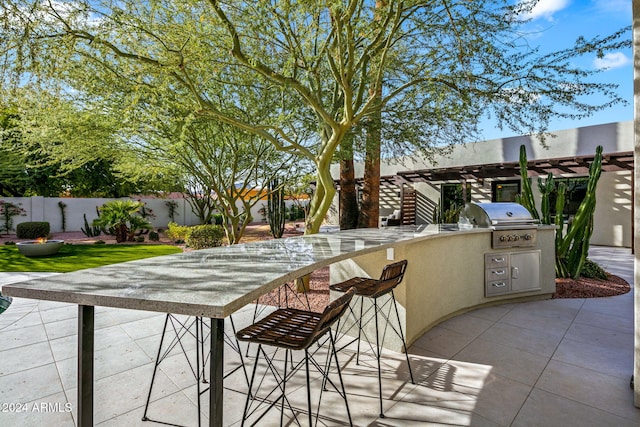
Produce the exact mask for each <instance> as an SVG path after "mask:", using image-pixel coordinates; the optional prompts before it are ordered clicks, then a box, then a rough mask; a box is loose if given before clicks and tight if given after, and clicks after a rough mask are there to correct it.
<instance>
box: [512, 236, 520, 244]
mask: <svg viewBox="0 0 640 427" xmlns="http://www.w3.org/2000/svg"><path fill="white" fill-rule="evenodd" d="M513 240H514V241H515V242H517V241H518V240H520V236H518V235H517V234H516V235H514V236H513Z"/></svg>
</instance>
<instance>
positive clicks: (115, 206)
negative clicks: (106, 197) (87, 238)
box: [93, 200, 153, 243]
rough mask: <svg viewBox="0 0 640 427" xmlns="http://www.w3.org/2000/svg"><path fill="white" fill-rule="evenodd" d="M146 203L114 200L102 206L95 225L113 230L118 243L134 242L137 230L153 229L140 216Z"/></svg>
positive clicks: (94, 221)
mask: <svg viewBox="0 0 640 427" xmlns="http://www.w3.org/2000/svg"><path fill="white" fill-rule="evenodd" d="M143 205H144V203H142V202H134V201H133V200H114V201H113V202H108V203H105V204H104V205H102V207H101V208H100V209H99V213H100V216H99V217H98V218H96V219H95V220H93V225H95V226H99V227H102V228H104V229H108V230H113V234H114V235H115V237H116V242H118V243H121V242H124V241H126V240H133V236H134V234H135V232H136V231H137V230H140V229H151V228H153V227H152V225H151V223H150V222H149V221H147V220H146V219H145V218H143V217H142V216H140V210H141V208H142V206H143Z"/></svg>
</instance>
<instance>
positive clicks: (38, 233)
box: [16, 221, 51, 239]
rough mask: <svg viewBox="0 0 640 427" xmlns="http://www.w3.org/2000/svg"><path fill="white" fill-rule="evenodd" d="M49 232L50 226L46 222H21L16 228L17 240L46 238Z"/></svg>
mask: <svg viewBox="0 0 640 427" xmlns="http://www.w3.org/2000/svg"><path fill="white" fill-rule="evenodd" d="M50 232H51V226H50V225H49V223H48V222H46V221H32V222H21V223H20V224H18V225H17V226H16V237H17V238H18V239H38V238H40V237H47V236H49V233H50Z"/></svg>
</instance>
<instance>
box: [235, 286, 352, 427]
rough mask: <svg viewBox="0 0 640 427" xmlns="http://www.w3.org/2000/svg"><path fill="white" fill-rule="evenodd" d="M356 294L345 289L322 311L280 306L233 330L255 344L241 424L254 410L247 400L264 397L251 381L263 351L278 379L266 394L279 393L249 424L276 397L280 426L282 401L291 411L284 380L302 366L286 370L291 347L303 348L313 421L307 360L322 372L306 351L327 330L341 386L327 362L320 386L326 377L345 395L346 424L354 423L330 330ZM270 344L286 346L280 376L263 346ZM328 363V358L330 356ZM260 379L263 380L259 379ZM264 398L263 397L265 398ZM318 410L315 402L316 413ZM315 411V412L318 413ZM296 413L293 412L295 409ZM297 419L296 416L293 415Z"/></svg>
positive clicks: (270, 406)
mask: <svg viewBox="0 0 640 427" xmlns="http://www.w3.org/2000/svg"><path fill="white" fill-rule="evenodd" d="M354 294H355V289H349V290H347V291H346V292H345V294H344V295H342V296H340V297H339V298H337V299H336V300H334V301H332V302H331V303H330V304H328V305H327V306H326V307H325V309H324V311H323V312H322V313H316V312H312V311H305V310H299V309H294V308H281V309H278V310H276V311H274V312H272V313H271V314H269V315H267V316H266V317H264V318H263V319H260V320H258V321H257V322H255V323H254V324H252V325H250V326H248V327H246V328H244V329H242V330H240V331H238V332H237V333H236V338H237V339H238V340H239V341H245V342H249V343H256V344H258V350H257V352H256V357H255V364H254V366H253V372H252V374H251V381H250V383H249V392H248V393H247V400H246V404H245V409H244V413H243V420H242V425H244V423H245V421H246V420H247V419H248V418H249V416H251V415H252V414H253V412H251V413H250V412H249V407H250V402H251V400H254V401H258V402H261V401H262V400H263V399H261V398H258V391H257V390H256V392H255V393H254V391H253V385H254V381H255V377H256V371H257V367H258V361H259V357H260V354H262V355H263V356H264V357H265V359H266V360H267V365H268V368H269V370H271V371H272V372H273V374H274V377H276V378H279V379H280V380H279V381H280V382H278V384H277V386H276V387H275V388H274V389H273V390H272V391H270V392H269V393H268V394H267V396H271V395H272V394H273V393H274V392H275V391H276V390H278V389H279V390H280V391H281V393H280V395H279V396H277V398H275V399H270V400H272V402H271V403H270V405H269V407H268V408H267V409H266V410H265V411H264V412H263V413H262V414H260V415H259V416H258V418H257V420H255V421H254V423H253V424H252V425H256V424H257V423H259V422H260V420H261V419H262V418H263V417H264V416H265V415H266V414H267V412H269V410H270V409H271V408H272V407H273V406H275V404H277V402H278V401H279V400H282V404H281V413H280V425H281V426H282V424H283V420H284V407H285V402H286V403H287V405H288V406H289V408H290V409H291V410H292V412H294V411H293V409H292V407H291V404H290V403H289V401H288V399H287V397H286V394H285V392H286V382H287V380H288V379H289V378H290V377H291V375H292V374H293V373H294V372H295V371H296V370H297V369H299V368H300V367H301V363H302V362H300V363H298V364H297V365H296V366H294V367H293V370H292V372H291V373H289V374H288V373H287V364H288V360H289V359H290V358H289V352H290V351H293V350H304V356H305V357H304V363H305V367H306V375H307V412H308V417H309V426H311V425H312V411H311V389H310V380H309V362H310V361H311V362H312V363H313V365H314V366H315V367H316V368H318V370H320V371H321V372H322V369H321V365H320V364H319V363H317V362H316V361H315V360H314V359H313V354H311V353H310V352H309V347H310V346H311V345H312V344H314V343H315V342H317V341H318V340H319V339H320V338H321V337H323V336H324V335H326V334H329V342H330V344H331V354H330V355H329V356H328V357H329V358H330V359H331V356H333V359H334V360H335V364H336V367H337V372H338V377H339V378H340V387H341V390H338V388H337V387H336V386H335V384H333V382H331V380H329V379H328V371H329V368H328V366H327V367H326V368H325V370H324V372H322V374H323V377H324V380H323V389H324V385H326V382H327V381H328V382H329V383H331V384H332V385H333V386H334V388H335V389H336V391H338V393H339V394H340V395H341V397H342V398H343V399H344V402H345V406H346V408H347V416H348V418H349V425H353V424H352V421H351V413H350V411H349V403H348V402H347V395H346V392H345V389H344V383H343V381H342V374H341V372H340V365H339V363H338V356H337V353H336V349H335V341H334V339H333V334H332V331H331V326H332V325H333V324H334V323H335V322H336V321H337V320H338V319H339V318H340V316H342V314H343V313H344V312H345V311H346V309H347V308H348V307H349V302H350V301H351V299H352V298H353V295H354ZM265 345H266V346H272V347H276V348H282V349H285V357H284V374H283V375H282V376H279V374H277V373H276V372H275V368H274V365H273V359H274V358H275V355H274V356H273V357H271V358H270V357H269V356H268V355H267V353H266V352H265V350H264V349H263V346H265ZM329 363H330V360H329ZM259 383H262V381H260V382H259ZM264 400H266V398H265V399H264ZM319 411H320V408H319V404H318V413H319ZM317 415H318V414H316V417H317ZM294 417H295V412H294ZM296 420H297V418H296Z"/></svg>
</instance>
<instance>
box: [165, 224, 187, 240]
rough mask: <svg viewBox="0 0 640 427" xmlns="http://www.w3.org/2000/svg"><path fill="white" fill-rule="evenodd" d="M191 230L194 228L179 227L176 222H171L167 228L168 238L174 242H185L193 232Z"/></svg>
mask: <svg viewBox="0 0 640 427" xmlns="http://www.w3.org/2000/svg"><path fill="white" fill-rule="evenodd" d="M191 228H192V227H188V226H186V225H178V224H176V223H175V222H170V223H169V225H168V228H167V236H168V237H169V238H170V239H171V240H174V241H178V240H182V241H185V240H187V236H188V235H189V233H190V232H191Z"/></svg>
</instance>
